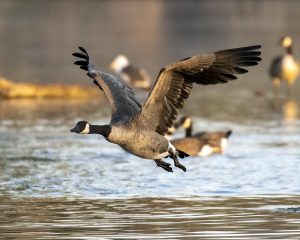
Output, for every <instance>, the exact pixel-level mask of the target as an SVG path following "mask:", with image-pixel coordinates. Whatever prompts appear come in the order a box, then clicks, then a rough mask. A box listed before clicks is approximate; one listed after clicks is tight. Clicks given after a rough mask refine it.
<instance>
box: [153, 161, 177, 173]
mask: <svg viewBox="0 0 300 240" xmlns="http://www.w3.org/2000/svg"><path fill="white" fill-rule="evenodd" d="M154 161H155V163H156V165H157V166H158V167H161V168H163V169H165V170H166V171H167V172H173V169H172V168H171V167H170V165H171V164H170V163H167V162H164V161H163V160H154Z"/></svg>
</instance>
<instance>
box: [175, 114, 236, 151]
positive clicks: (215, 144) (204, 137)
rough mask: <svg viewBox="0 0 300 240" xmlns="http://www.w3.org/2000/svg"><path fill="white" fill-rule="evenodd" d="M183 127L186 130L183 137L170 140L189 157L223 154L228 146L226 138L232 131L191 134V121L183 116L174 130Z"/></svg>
mask: <svg viewBox="0 0 300 240" xmlns="http://www.w3.org/2000/svg"><path fill="white" fill-rule="evenodd" d="M179 127H183V128H184V129H185V130H186V133H185V137H184V138H179V139H175V140H172V141H171V143H172V144H173V145H174V146H175V148H177V149H180V150H181V151H184V152H186V153H187V154H189V155H191V156H201V157H207V156H209V155H212V154H214V153H224V151H225V149H226V148H227V146H228V137H229V136H230V135H231V133H232V131H231V130H229V131H226V132H221V131H217V132H198V133H195V134H193V121H192V119H191V118H190V117H188V116H184V117H181V118H180V119H179V121H178V122H176V123H175V124H174V128H175V129H178V128H179Z"/></svg>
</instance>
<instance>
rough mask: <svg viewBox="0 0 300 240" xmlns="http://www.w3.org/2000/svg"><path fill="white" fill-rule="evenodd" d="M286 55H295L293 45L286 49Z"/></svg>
mask: <svg viewBox="0 0 300 240" xmlns="http://www.w3.org/2000/svg"><path fill="white" fill-rule="evenodd" d="M286 53H288V54H292V53H293V49H292V45H291V46H288V47H286Z"/></svg>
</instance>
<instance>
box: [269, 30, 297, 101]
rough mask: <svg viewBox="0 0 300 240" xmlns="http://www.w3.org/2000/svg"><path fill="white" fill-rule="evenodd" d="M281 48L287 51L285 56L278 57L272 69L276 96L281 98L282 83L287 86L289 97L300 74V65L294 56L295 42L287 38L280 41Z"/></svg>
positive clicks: (271, 73)
mask: <svg viewBox="0 0 300 240" xmlns="http://www.w3.org/2000/svg"><path fill="white" fill-rule="evenodd" d="M280 44H281V46H283V47H284V48H285V50H286V52H285V54H284V55H282V56H279V57H276V58H275V59H274V60H273V62H272V64H271V67H270V75H271V77H272V84H273V89H274V94H275V96H277V97H278V96H279V89H280V85H281V82H282V81H285V82H286V84H287V89H288V95H289V96H290V95H291V86H292V85H293V84H294V83H295V80H296V78H297V77H298V76H299V74H300V65H299V62H297V61H296V59H295V57H294V55H293V49H292V48H293V40H292V38H291V37H290V36H285V37H283V38H282V39H281V40H280Z"/></svg>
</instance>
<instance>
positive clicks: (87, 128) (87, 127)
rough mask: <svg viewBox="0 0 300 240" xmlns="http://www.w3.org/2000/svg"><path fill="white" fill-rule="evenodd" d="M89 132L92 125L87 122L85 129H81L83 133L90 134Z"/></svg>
mask: <svg viewBox="0 0 300 240" xmlns="http://www.w3.org/2000/svg"><path fill="white" fill-rule="evenodd" d="M89 132H90V125H89V124H87V125H86V126H85V128H84V129H83V131H81V134H89Z"/></svg>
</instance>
